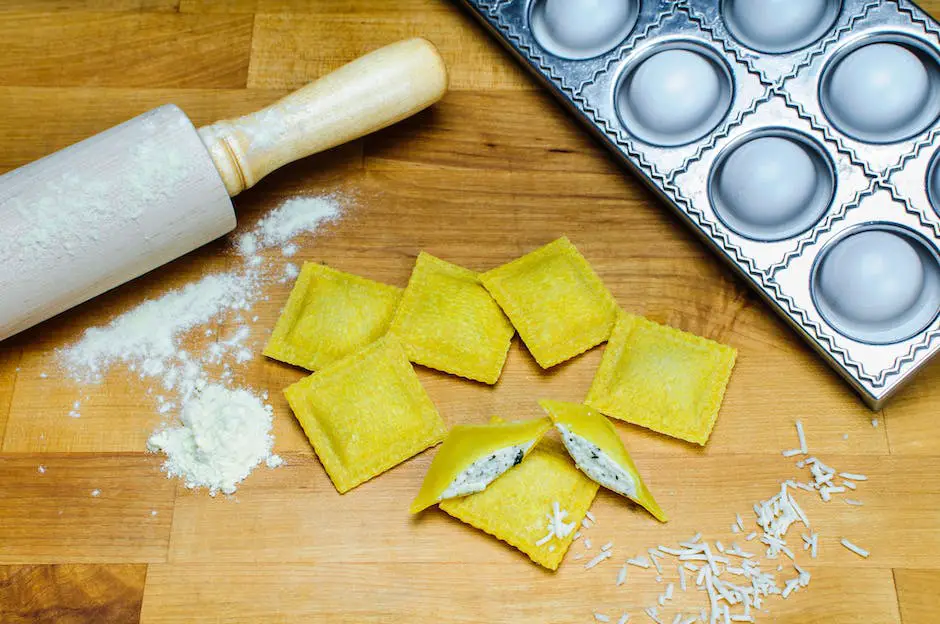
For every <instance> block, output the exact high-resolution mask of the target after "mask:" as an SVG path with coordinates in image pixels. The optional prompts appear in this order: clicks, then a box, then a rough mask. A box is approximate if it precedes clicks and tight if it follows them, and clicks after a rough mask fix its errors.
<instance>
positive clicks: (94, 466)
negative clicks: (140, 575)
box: [0, 455, 175, 564]
mask: <svg viewBox="0 0 940 624" xmlns="http://www.w3.org/2000/svg"><path fill="white" fill-rule="evenodd" d="M158 466H159V460H158V459H157V458H156V457H144V456H140V455H138V456H128V455H125V456H120V455H109V456H100V457H95V456H86V455H43V456H38V455H3V456H0V563H11V564H12V563H15V564H23V563H146V562H152V561H165V560H166V551H167V546H168V543H169V538H170V521H171V519H172V510H173V499H174V493H175V485H174V484H173V483H172V482H170V481H168V480H167V479H166V478H165V477H164V475H162V474H161V473H160V471H159V469H158ZM40 467H41V468H42V470H40ZM154 512H156V513H154Z"/></svg>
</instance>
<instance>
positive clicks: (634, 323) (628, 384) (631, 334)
mask: <svg viewBox="0 0 940 624" xmlns="http://www.w3.org/2000/svg"><path fill="white" fill-rule="evenodd" d="M736 357H737V351H736V350H735V349H734V348H732V347H729V346H726V345H722V344H719V343H717V342H714V341H712V340H708V339H707V338H701V337H699V336H695V335H693V334H690V333H687V332H684V331H680V330H678V329H673V328H671V327H666V326H664V325H659V324H658V323H654V322H652V321H649V320H647V319H645V318H643V317H640V316H633V315H632V314H627V313H621V314H620V318H619V319H618V321H617V325H616V326H615V327H614V331H613V334H612V335H611V337H610V341H609V343H608V344H607V351H606V352H605V353H604V358H603V359H602V360H601V365H600V368H598V370H597V375H596V376H595V377H594V382H593V384H592V385H591V390H590V392H589V393H588V397H587V400H586V401H585V403H586V404H587V405H589V406H591V407H593V408H594V409H596V410H598V411H599V412H602V413H604V414H606V415H608V416H611V417H612V418H618V419H620V420H624V421H626V422H629V423H633V424H635V425H640V426H642V427H647V428H648V429H652V430H653V431H658V432H659V433H663V434H666V435H669V436H673V437H675V438H680V439H682V440H686V441H688V442H695V443H697V444H700V445H702V446H704V445H705V443H706V442H707V441H708V438H709V436H710V435H711V431H712V427H713V426H714V424H715V420H716V419H717V418H718V409H719V408H720V407H721V400H722V398H723V397H724V394H725V388H726V387H727V385H728V379H729V378H730V377H731V369H732V368H734V361H735V358H736Z"/></svg>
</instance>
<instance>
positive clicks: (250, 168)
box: [199, 38, 447, 197]
mask: <svg viewBox="0 0 940 624" xmlns="http://www.w3.org/2000/svg"><path fill="white" fill-rule="evenodd" d="M446 91H447V70H446V68H445V67H444V61H443V59H442V58H441V55H440V53H439V52H438V51H437V48H436V47H434V44H432V43H431V42H430V41H427V40H426V39H420V38H418V39H407V40H405V41H399V42H398V43H393V44H391V45H388V46H385V47H384V48H380V49H378V50H375V51H374V52H371V53H369V54H367V55H365V56H363V57H361V58H359V59H356V60H355V61H353V62H351V63H349V64H347V65H344V66H343V67H340V68H339V69H337V70H336V71H334V72H333V73H331V74H328V75H326V76H324V77H323V78H320V79H319V80H317V81H315V82H312V83H310V84H309V85H307V86H306V87H303V88H302V89H300V90H299V91H295V92H294V93H291V94H290V95H287V96H286V97H284V98H282V99H281V100H278V101H277V102H275V103H274V104H272V105H271V106H269V107H267V108H265V109H263V110H260V111H258V112H256V113H252V114H250V115H246V116H244V117H240V118H238V119H234V120H224V121H219V122H216V123H214V124H212V125H209V126H205V127H203V128H200V129H199V135H200V136H201V137H202V141H203V143H205V145H206V147H207V148H208V150H209V154H210V155H211V156H212V160H213V162H214V163H215V166H216V168H217V169H218V170H219V174H220V175H221V176H222V180H223V181H224V182H225V188H226V189H227V190H228V193H229V195H230V196H232V197H234V196H235V195H237V194H238V193H240V192H241V191H243V190H245V189H248V188H251V187H252V186H254V185H255V183H257V182H258V180H260V179H261V178H263V177H264V176H266V175H267V174H269V173H271V172H272V171H274V170H275V169H277V168H278V167H281V166H283V165H286V164H287V163H290V162H293V161H295V160H297V159H299V158H303V157H305V156H310V155H311V154H316V153H317V152H321V151H323V150H326V149H329V148H331V147H335V146H337V145H339V144H341V143H345V142H347V141H351V140H353V139H357V138H359V137H361V136H363V135H366V134H368V133H370V132H374V131H376V130H380V129H382V128H384V127H386V126H389V125H391V124H393V123H395V122H397V121H400V120H402V119H404V118H405V117H408V116H410V115H413V114H414V113H417V112H418V111H420V110H423V109H425V108H427V107H428V106H430V105H431V104H433V103H435V102H437V101H438V100H439V99H441V97H443V95H444V93H445V92H446Z"/></svg>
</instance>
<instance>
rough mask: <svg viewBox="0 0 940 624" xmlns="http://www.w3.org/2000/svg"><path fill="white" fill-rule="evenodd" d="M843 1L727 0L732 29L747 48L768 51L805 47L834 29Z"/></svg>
mask: <svg viewBox="0 0 940 624" xmlns="http://www.w3.org/2000/svg"><path fill="white" fill-rule="evenodd" d="M841 5H842V3H841V2H840V1H839V0H723V2H722V3H721V13H722V17H723V18H724V21H725V24H727V27H728V30H729V31H730V32H731V34H732V36H734V38H735V39H737V40H738V41H740V42H741V43H742V44H744V45H745V46H746V47H748V48H751V49H753V50H758V51H760V52H766V53H768V54H783V53H786V52H792V51H794V50H799V49H800V48H805V47H806V46H808V45H810V44H811V43H813V42H815V41H816V40H818V39H819V38H820V37H822V36H823V35H824V34H825V33H826V32H827V31H829V30H830V29H831V28H832V25H833V23H834V22H835V20H836V17H838V15H839V9H840V8H841Z"/></svg>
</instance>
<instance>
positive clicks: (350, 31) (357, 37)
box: [248, 0, 535, 90]
mask: <svg viewBox="0 0 940 624" xmlns="http://www.w3.org/2000/svg"><path fill="white" fill-rule="evenodd" d="M426 7H427V8H426V9H425V10H417V11H413V12H405V13H397V12H378V13H372V12H369V13H365V14H361V13H335V12H333V11H332V10H331V11H325V12H322V13H318V12H316V11H311V12H309V13H303V14H259V15H257V16H256V17H255V29H254V36H253V38H252V44H251V46H252V50H251V68H250V71H249V73H248V86H249V87H251V88H257V87H264V88H272V87H273V88H281V89H283V88H294V89H296V88H298V87H300V86H302V85H304V84H305V83H307V82H309V81H310V80H312V79H314V78H316V77H317V76H322V75H323V74H325V73H327V72H329V71H332V70H334V69H336V68H337V67H339V66H340V65H342V64H343V63H344V62H346V61H347V60H348V59H349V58H350V53H352V56H361V55H362V54H365V53H366V52H369V51H370V50H374V49H375V48H378V47H380V46H382V45H385V44H387V43H391V42H393V41H397V40H399V39H405V38H409V37H415V36H423V37H426V38H427V39H429V40H430V41H431V42H433V43H434V44H436V45H438V46H439V47H440V48H441V50H442V53H443V55H444V60H445V61H446V62H447V68H448V70H449V72H450V88H451V89H454V90H462V89H473V90H476V89H532V88H535V85H534V82H533V81H532V80H531V79H530V78H529V77H528V76H527V75H525V74H524V73H523V71H522V70H521V69H520V68H518V67H516V66H515V65H510V64H507V63H505V62H500V60H497V59H501V58H502V55H503V51H502V49H501V48H500V47H499V46H498V45H497V44H496V43H495V42H493V41H492V40H490V39H488V38H486V37H485V36H483V32H482V30H480V29H478V28H477V27H476V25H471V24H469V23H468V22H467V19H468V18H467V17H466V16H464V15H463V14H461V12H460V11H459V10H458V8H457V7H455V6H454V5H453V4H449V3H442V2H438V1H437V0H427V2H426ZM353 51H356V52H353Z"/></svg>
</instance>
